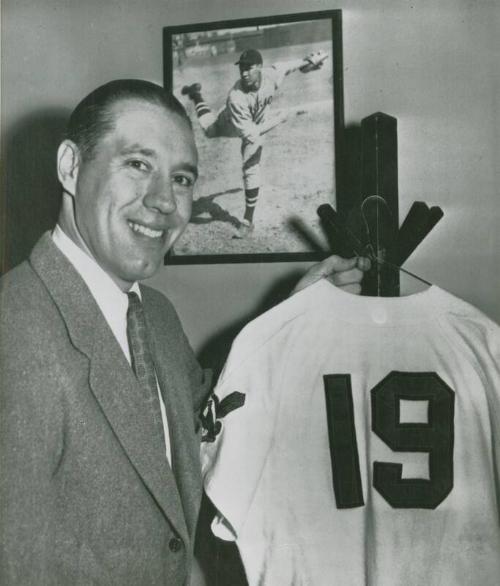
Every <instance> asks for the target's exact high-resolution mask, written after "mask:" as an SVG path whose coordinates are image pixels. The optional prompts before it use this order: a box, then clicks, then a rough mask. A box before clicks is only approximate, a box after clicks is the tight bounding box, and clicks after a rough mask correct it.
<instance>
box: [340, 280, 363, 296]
mask: <svg viewBox="0 0 500 586" xmlns="http://www.w3.org/2000/svg"><path fill="white" fill-rule="evenodd" d="M339 289H342V291H345V292H346V293H352V294H353V295H359V294H360V293H361V285H360V284H359V283H355V284H353V285H345V286H343V287H339Z"/></svg>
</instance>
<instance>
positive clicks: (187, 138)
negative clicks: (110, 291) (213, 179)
mask: <svg viewBox="0 0 500 586" xmlns="http://www.w3.org/2000/svg"><path fill="white" fill-rule="evenodd" d="M112 113H113V115H114V121H115V125H114V129H113V130H111V131H110V132H108V133H107V134H105V135H104V136H103V137H102V138H101V139H100V141H99V143H98V144H97V146H96V148H95V151H94V153H93V156H91V158H90V159H89V160H88V161H85V162H80V167H79V169H78V179H77V185H76V194H75V218H76V225H77V227H78V230H79V232H80V234H81V236H82V238H83V240H84V241H85V244H86V245H87V247H88V249H89V250H90V252H91V253H92V255H93V256H94V258H95V259H96V261H97V262H98V264H99V265H100V266H101V267H102V268H103V269H104V270H105V271H106V272H107V273H108V274H109V275H110V276H111V277H112V278H113V279H114V280H115V282H117V283H118V285H119V286H120V287H122V288H123V289H127V288H128V287H129V286H130V284H131V283H133V282H134V281H137V280H142V279H145V278H147V277H151V276H152V275H153V274H154V273H155V272H156V271H157V269H158V268H159V266H160V265H161V263H162V261H163V257H164V255H165V253H166V252H167V251H168V249H169V248H170V247H171V246H172V244H173V243H174V242H175V240H176V239H177V238H178V237H179V236H180V235H181V234H182V232H183V231H184V228H185V227H186V225H187V223H188V221H189V218H190V215H191V204H192V199H193V187H194V183H195V181H196V176H197V152H196V147H195V144H194V138H193V134H192V131H191V129H190V128H189V125H188V123H187V122H186V121H185V120H183V119H182V118H181V117H180V116H179V115H177V114H175V113H173V112H168V111H167V110H165V109H164V108H162V107H160V106H156V105H153V104H149V103H147V102H143V101H140V100H126V101H125V100H124V101H121V102H118V103H117V104H115V105H114V106H113V108H112Z"/></svg>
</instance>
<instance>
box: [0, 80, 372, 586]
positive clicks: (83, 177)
mask: <svg viewBox="0 0 500 586" xmlns="http://www.w3.org/2000/svg"><path fill="white" fill-rule="evenodd" d="M57 164H58V176H59V180H60V182H61V184H62V187H63V199H62V206H61V212H60V215H59V220H58V224H57V226H56V227H55V229H54V231H53V232H52V233H46V234H45V235H43V236H42V238H41V239H40V240H39V242H38V243H37V244H36V246H35V248H34V250H33V252H32V254H31V256H30V258H29V260H27V261H25V262H24V263H22V264H21V265H20V266H19V267H17V268H16V269H14V270H13V271H11V272H9V273H7V275H5V276H4V277H3V278H2V282H1V296H0V320H1V321H0V332H1V335H0V401H1V403H0V555H1V557H0V583H1V584H2V585H3V586H10V585H16V586H18V585H19V586H20V585H23V586H29V585H32V584H36V585H37V586H45V585H47V586H48V585H50V586H56V585H61V586H68V585H72V586H73V585H78V586H84V585H85V586H86V585H102V586H112V585H117V586H118V585H120V586H126V585H135V586H139V585H140V586H143V585H144V586H146V585H164V586H167V585H168V586H183V585H185V584H187V583H188V581H189V575H190V568H191V565H192V557H193V537H194V531H195V526H196V521H197V516H198V510H199V503H200V498H201V479H200V470H199V460H198V448H199V442H198V434H197V426H198V424H197V413H198V411H199V409H200V407H201V405H202V402H203V399H204V397H205V396H206V394H207V392H208V391H209V386H208V384H209V383H208V381H207V377H206V376H204V373H203V371H202V369H201V368H200V367H199V365H198V363H197V361H196V359H195V357H194V355H193V352H192V350H191V348H190V346H189V343H188V342H187V340H186V337H185V335H184V333H183V331H182V327H181V325H180V322H179V320H178V318H177V315H176V313H175V310H174V309H173V307H172V306H171V304H170V303H169V301H168V300H167V299H166V298H165V297H164V296H163V295H161V294H160V293H158V292H156V291H154V290H152V289H150V288H148V287H145V286H142V285H141V286H140V287H139V285H138V281H141V280H143V279H146V278H148V277H150V276H152V275H153V274H154V273H155V272H156V270H157V269H158V268H159V266H160V265H161V264H162V260H163V257H164V255H165V253H166V252H167V250H168V249H169V248H170V247H171V246H172V244H173V242H174V241H175V240H176V238H177V237H178V236H179V235H180V234H181V233H182V231H183V230H184V228H185V227H186V224H187V222H188V220H189V216H190V212H191V203H192V195H193V188H194V184H195V181H196V173H197V170H196V169H197V152H196V147H195V144H194V139H193V134H192V130H191V126H190V123H189V119H188V117H187V116H186V114H185V112H184V110H183V108H182V106H181V105H180V104H179V102H178V101H177V100H176V99H175V98H174V97H173V96H171V95H170V94H168V93H166V92H165V91H164V90H163V89H162V88H161V87H159V86H156V85H154V84H151V83H149V82H144V81H139V80H119V81H115V82H111V83H109V84H106V85H105V86H102V87H100V88H98V89H97V90H95V91H94V92H92V93H91V94H90V95H89V96H87V97H86V98H85V99H84V100H83V101H82V102H81V103H80V104H79V105H78V106H77V107H76V109H75V110H74V112H73V114H72V115H71V118H70V121H69V124H68V132H67V138H66V139H65V140H64V141H63V142H62V143H61V145H60V147H59V150H58V156H57ZM363 268H365V267H364V265H362V264H359V263H358V267H356V260H352V261H344V260H343V259H339V258H335V257H332V258H330V259H328V260H327V261H325V262H324V263H320V265H317V266H316V267H314V268H313V269H312V270H311V271H310V272H309V274H307V275H306V277H305V278H304V279H303V280H302V281H301V282H300V283H299V287H302V286H305V285H307V284H308V283H310V282H313V281H314V280H316V279H318V278H321V277H322V276H325V274H327V273H328V274H330V275H333V278H334V280H336V282H337V283H338V284H339V285H341V286H345V287H347V288H348V289H351V290H357V289H359V281H360V279H361V275H362V270H361V269H363Z"/></svg>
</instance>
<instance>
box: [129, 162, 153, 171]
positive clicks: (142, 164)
mask: <svg viewBox="0 0 500 586" xmlns="http://www.w3.org/2000/svg"><path fill="white" fill-rule="evenodd" d="M127 165H128V166H129V167H132V169H137V170H138V171H148V170H149V165H148V164H147V163H145V162H144V161H140V160H139V159H131V160H130V161H127Z"/></svg>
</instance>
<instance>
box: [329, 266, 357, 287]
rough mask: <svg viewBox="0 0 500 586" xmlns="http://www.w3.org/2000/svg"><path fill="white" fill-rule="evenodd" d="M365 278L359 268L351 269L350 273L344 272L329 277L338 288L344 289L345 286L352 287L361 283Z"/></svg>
mask: <svg viewBox="0 0 500 586" xmlns="http://www.w3.org/2000/svg"><path fill="white" fill-rule="evenodd" d="M362 278H363V271H362V270H361V269H358V268H354V269H351V270H349V271H342V272H340V273H334V274H333V275H330V276H329V277H327V279H328V280H329V281H331V282H332V283H333V284H334V285H336V286H337V287H344V286H345V285H352V284H354V283H359V282H360V281H361V279H362Z"/></svg>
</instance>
